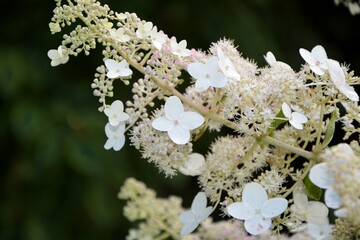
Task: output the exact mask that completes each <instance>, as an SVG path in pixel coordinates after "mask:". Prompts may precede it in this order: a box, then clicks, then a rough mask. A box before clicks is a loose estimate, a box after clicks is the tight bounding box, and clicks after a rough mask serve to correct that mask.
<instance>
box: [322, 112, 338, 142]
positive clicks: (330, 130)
mask: <svg viewBox="0 0 360 240" xmlns="http://www.w3.org/2000/svg"><path fill="white" fill-rule="evenodd" d="M337 118H338V113H337V110H334V111H333V112H332V113H331V118H330V121H329V123H328V125H327V127H326V131H325V138H324V141H323V142H322V144H321V146H322V148H324V147H326V146H327V145H329V143H330V142H331V140H332V138H333V136H334V133H335V121H336V119H337Z"/></svg>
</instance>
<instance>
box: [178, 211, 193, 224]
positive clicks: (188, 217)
mask: <svg viewBox="0 0 360 240" xmlns="http://www.w3.org/2000/svg"><path fill="white" fill-rule="evenodd" d="M179 220H180V222H182V223H188V222H192V221H194V220H195V216H194V214H193V213H192V212H191V211H186V212H183V213H182V214H181V215H180V216H179Z"/></svg>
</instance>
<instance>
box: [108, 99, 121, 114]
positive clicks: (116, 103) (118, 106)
mask: <svg viewBox="0 0 360 240" xmlns="http://www.w3.org/2000/svg"><path fill="white" fill-rule="evenodd" d="M110 108H111V110H113V111H115V112H123V111H124V104H123V103H122V101H120V100H116V101H114V102H113V103H112V104H111V106H110Z"/></svg>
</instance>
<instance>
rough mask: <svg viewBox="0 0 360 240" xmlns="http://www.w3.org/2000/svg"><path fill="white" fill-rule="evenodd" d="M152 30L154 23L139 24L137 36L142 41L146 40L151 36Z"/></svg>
mask: <svg viewBox="0 0 360 240" xmlns="http://www.w3.org/2000/svg"><path fill="white" fill-rule="evenodd" d="M152 28H153V23H152V22H146V23H138V25H137V30H136V36H137V37H138V38H140V39H144V38H146V37H147V36H150V34H151V30H152Z"/></svg>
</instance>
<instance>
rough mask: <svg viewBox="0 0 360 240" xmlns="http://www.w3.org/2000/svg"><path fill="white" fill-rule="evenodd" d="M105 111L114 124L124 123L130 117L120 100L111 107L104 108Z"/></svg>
mask: <svg viewBox="0 0 360 240" xmlns="http://www.w3.org/2000/svg"><path fill="white" fill-rule="evenodd" d="M104 113H105V115H106V116H108V118H109V122H110V124H111V125H113V126H117V125H118V124H119V123H123V122H125V121H126V120H128V119H129V115H128V114H127V113H125V112H124V105H123V103H122V102H121V101H120V100H116V101H114V102H113V103H112V104H111V106H110V107H107V108H105V109H104Z"/></svg>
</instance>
